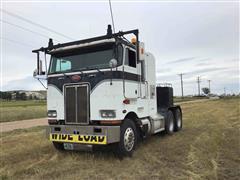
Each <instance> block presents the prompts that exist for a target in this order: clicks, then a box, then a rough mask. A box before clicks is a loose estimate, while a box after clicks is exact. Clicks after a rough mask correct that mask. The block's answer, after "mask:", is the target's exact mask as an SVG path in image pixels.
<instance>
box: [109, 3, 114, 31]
mask: <svg viewBox="0 0 240 180" xmlns="http://www.w3.org/2000/svg"><path fill="white" fill-rule="evenodd" d="M109 8H110V12H111V19H112V27H113V32H114V33H115V26H114V19H113V12H112V4H111V0H109Z"/></svg>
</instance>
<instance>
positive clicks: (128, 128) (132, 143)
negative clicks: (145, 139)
mask: <svg viewBox="0 0 240 180" xmlns="http://www.w3.org/2000/svg"><path fill="white" fill-rule="evenodd" d="M137 137H138V136H137V130H136V126H135V124H134V122H133V121H131V120H130V119H125V120H124V121H123V124H122V125H121V128H120V142H119V143H118V146H117V155H118V156H119V157H121V158H122V157H124V156H132V154H133V151H134V149H135V147H136V144H137Z"/></svg>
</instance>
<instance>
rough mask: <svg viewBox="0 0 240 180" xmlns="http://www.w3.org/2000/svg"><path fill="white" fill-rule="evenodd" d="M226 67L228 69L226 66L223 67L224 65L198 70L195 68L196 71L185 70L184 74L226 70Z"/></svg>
mask: <svg viewBox="0 0 240 180" xmlns="http://www.w3.org/2000/svg"><path fill="white" fill-rule="evenodd" d="M226 69H228V68H224V67H219V68H204V69H199V70H196V71H190V72H187V73H186V74H191V75H194V74H201V73H207V72H214V71H222V70H226Z"/></svg>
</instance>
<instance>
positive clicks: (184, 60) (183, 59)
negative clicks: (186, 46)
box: [167, 57, 197, 64]
mask: <svg viewBox="0 0 240 180" xmlns="http://www.w3.org/2000/svg"><path fill="white" fill-rule="evenodd" d="M196 58H197V57H188V58H182V59H177V60H175V61H170V62H168V63H167V64H176V63H182V62H187V61H192V60H194V59H196Z"/></svg>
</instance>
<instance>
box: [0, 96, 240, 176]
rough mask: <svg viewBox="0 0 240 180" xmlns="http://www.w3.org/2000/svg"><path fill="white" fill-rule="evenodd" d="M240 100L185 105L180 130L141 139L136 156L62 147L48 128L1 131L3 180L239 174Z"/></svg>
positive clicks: (1, 170) (0, 152)
mask: <svg viewBox="0 0 240 180" xmlns="http://www.w3.org/2000/svg"><path fill="white" fill-rule="evenodd" d="M239 102H240V101H239V99H226V100H224V99H223V100H214V101H206V102H201V103H189V104H183V105H182V109H183V118H184V124H183V129H182V131H180V132H178V133H175V134H174V135H172V136H168V135H155V136H151V137H149V138H148V139H146V140H145V141H144V142H142V143H140V145H139V146H138V147H137V149H136V151H135V153H134V154H133V157H132V158H125V159H123V160H119V159H117V158H116V157H115V156H114V154H113V153H112V152H109V151H107V150H105V151H96V152H90V153H86V152H71V151H68V152H66V151H65V152H58V151H56V150H55V149H54V148H53V146H52V144H51V142H49V141H48V140H47V139H46V135H45V129H44V127H36V128H32V129H27V130H15V131H12V132H8V133H3V134H2V135H1V136H0V142H1V147H0V159H1V165H0V177H2V179H184V180H185V179H194V180H195V179H239V177H240V171H239V168H240V167H239V163H240V159H239V153H240V149H239V147H240V144H239V135H240V132H239V128H240V122H239V118H240V115H239V107H240V106H239V105H240V104H239Z"/></svg>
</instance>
